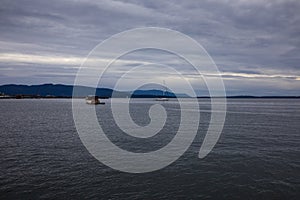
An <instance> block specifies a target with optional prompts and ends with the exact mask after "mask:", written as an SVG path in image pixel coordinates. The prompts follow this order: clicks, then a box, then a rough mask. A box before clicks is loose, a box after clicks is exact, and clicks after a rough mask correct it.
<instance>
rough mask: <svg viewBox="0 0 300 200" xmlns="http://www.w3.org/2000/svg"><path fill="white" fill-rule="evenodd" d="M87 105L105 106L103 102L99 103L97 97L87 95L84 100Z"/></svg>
mask: <svg viewBox="0 0 300 200" xmlns="http://www.w3.org/2000/svg"><path fill="white" fill-rule="evenodd" d="M85 101H86V103H87V104H91V105H97V104H105V102H100V100H99V97H98V96H95V95H89V96H87V97H86V98H85Z"/></svg>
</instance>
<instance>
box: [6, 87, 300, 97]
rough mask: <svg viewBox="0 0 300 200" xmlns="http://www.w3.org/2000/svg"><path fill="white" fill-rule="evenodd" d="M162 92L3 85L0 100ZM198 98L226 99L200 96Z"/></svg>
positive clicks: (154, 94) (167, 94)
mask: <svg viewBox="0 0 300 200" xmlns="http://www.w3.org/2000/svg"><path fill="white" fill-rule="evenodd" d="M74 87H76V92H77V93H76V94H73V88H74ZM162 92H163V91H161V90H157V89H150V90H136V91H115V90H113V89H109V88H92V87H87V86H72V85H62V84H41V85H15V84H9V85H1V86H0V99H53V98H57V99H58V98H59V99H70V98H85V97H86V96H88V95H91V94H95V95H97V96H99V98H100V99H108V98H127V97H131V98H161V97H162V95H161V94H162ZM164 97H166V98H170V99H172V98H191V97H190V96H188V95H187V94H174V93H172V92H169V91H167V92H165V93H164ZM197 98H199V99H202V98H206V99H207V98H224V97H210V96H198V97H197ZM226 98H228V99H241V98H243V99H249V98H269V99H270V98H295V99H298V98H300V96H251V95H234V96H226Z"/></svg>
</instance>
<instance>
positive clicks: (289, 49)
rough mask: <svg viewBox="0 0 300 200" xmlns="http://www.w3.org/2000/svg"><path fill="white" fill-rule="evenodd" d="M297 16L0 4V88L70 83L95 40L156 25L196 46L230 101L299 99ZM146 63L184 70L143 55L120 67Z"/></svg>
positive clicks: (259, 2) (290, 7)
mask: <svg viewBox="0 0 300 200" xmlns="http://www.w3.org/2000/svg"><path fill="white" fill-rule="evenodd" d="M299 10H300V2H299V1H298V0H294V1H292V0H254V1H246V0H203V1H189V0H188V1H179V0H178V1H158V0H157V1H146V0H142V1H139V0H131V1H110V0H102V1H92V0H87V1H83V0H67V1H58V0H54V1H38V0H28V1H27V0H26V1H22V2H20V1H14V0H4V1H2V2H1V5H0V25H1V26H0V30H1V34H0V77H1V79H0V84H7V83H21V84H39V83H45V82H54V83H64V84H72V83H73V81H74V77H75V75H76V72H77V70H78V67H79V66H80V64H81V62H82V61H83V59H84V58H85V57H86V55H87V54H88V53H89V52H90V51H91V50H92V49H93V48H94V47H95V46H96V45H97V44H99V43H100V42H101V41H103V40H105V39H107V38H109V37H110V36H111V35H113V34H116V33H119V32H121V31H125V30H128V29H131V28H137V27H147V26H157V27H165V28H170V29H174V30H177V31H180V32H182V33H184V34H187V35H188V36H190V37H192V38H194V39H195V40H196V41H198V42H199V43H200V44H202V45H203V46H204V47H205V49H206V50H207V51H208V53H209V54H210V55H211V57H212V58H213V59H214V61H215V62H216V64H217V65H218V67H219V69H220V71H221V74H222V75H223V78H224V82H225V86H226V89H227V91H228V94H229V95H230V94H251V95H300V78H299V77H300V66H299V63H300V14H299ZM102 59H109V55H104V57H103V58H102ZM145 62H146V63H148V62H149V63H152V62H155V63H157V62H160V63H162V64H168V65H170V66H173V67H174V68H178V69H179V68H185V64H184V63H182V62H181V61H178V60H176V59H173V58H172V59H170V55H167V54H166V55H162V56H161V57H160V55H159V53H157V52H149V51H144V52H136V53H135V54H132V55H128V56H127V57H125V58H124V59H123V60H122V61H121V62H120V63H119V64H120V66H124V67H125V68H126V66H135V65H137V64H140V63H145ZM99 63H100V64H101V60H99ZM120 66H119V67H120ZM117 69H118V68H116V70H114V71H112V72H111V73H110V74H107V76H108V77H109V76H111V77H116V76H117V74H118V72H120V71H122V70H121V68H119V70H120V71H118V70H117ZM152 73H153V71H152ZM185 73H186V74H187V75H188V74H189V71H188V68H187V69H186V70H185ZM147 74H149V72H145V76H147ZM158 75H159V73H158V74H157V76H158ZM141 76H142V75H141ZM189 76H190V78H194V79H195V80H193V81H194V82H195V86H196V87H199V91H200V90H201V87H202V84H203V82H201V80H199V83H197V78H195V77H193V76H194V74H193V73H192V72H190V75H189ZM207 76H211V77H213V76H214V75H213V74H207ZM132 81H134V80H132ZM167 82H168V81H167ZM169 82H172V81H169ZM129 85H130V84H129ZM107 86H111V85H110V83H107Z"/></svg>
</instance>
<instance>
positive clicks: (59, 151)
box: [0, 99, 300, 199]
mask: <svg viewBox="0 0 300 200" xmlns="http://www.w3.org/2000/svg"><path fill="white" fill-rule="evenodd" d="M199 101H200V107H201V109H202V112H201V123H200V129H199V133H198V135H197V137H196V138H195V140H194V142H193V144H192V145H191V147H190V148H189V149H188V151H187V152H186V153H185V154H184V155H183V156H182V157H181V158H179V159H178V160H177V161H176V162H174V163H173V164H171V165H170V166H168V167H166V168H164V169H161V170H159V171H155V172H150V173H146V174H128V173H123V172H119V171H115V170H113V169H110V168H108V167H107V166H105V165H103V164H101V163H100V162H99V161H97V160H96V159H94V158H93V157H92V156H91V155H90V154H89V153H88V151H87V150H86V149H85V147H84V146H83V144H82V143H81V141H80V139H79V136H78V134H77V132H76V129H75V126H74V122H73V118H72V108H71V100H55V99H51V100H38V99H33V100H1V101H0V112H1V114H0V119H1V122H0V199H40V198H43V199H54V198H55V199H66V198H72V199H299V198H300V131H299V129H300V123H299V122H300V100H299V99H236V100H235V99H232V100H229V102H228V112H227V118H226V122H225V126H224V130H223V133H222V135H221V138H220V140H219V142H218V143H217V145H216V146H215V148H214V149H213V151H212V152H211V153H210V154H209V155H208V156H207V157H205V158H204V159H199V158H198V152H199V148H200V146H201V142H202V139H203V136H204V134H205V130H206V129H207V127H208V122H209V117H210V105H209V100H205V99H202V100H199ZM83 103H84V102H83ZM153 103H155V102H152V100H142V99H141V100H134V101H133V102H132V104H131V115H132V118H133V119H134V121H135V122H136V123H138V124H140V125H146V124H147V123H149V117H148V115H147V112H148V111H147V109H148V108H149V106H150V105H151V104H153ZM164 106H165V107H166V108H167V110H168V116H170V118H168V120H167V123H166V126H165V128H164V129H163V130H162V132H161V133H160V134H158V136H156V137H155V138H152V139H151V140H150V141H147V142H146V141H144V140H136V139H133V138H130V137H129V136H127V135H125V134H122V131H120V130H119V129H118V128H117V127H115V124H114V121H113V119H112V118H111V114H110V109H109V102H107V104H106V105H104V106H97V107H96V109H97V114H98V116H99V122H100V124H101V125H102V126H103V127H104V129H105V130H106V131H107V135H108V137H109V138H110V139H111V140H112V141H113V142H115V143H116V144H118V145H119V146H120V147H122V148H124V149H128V150H131V151H136V152H146V151H151V150H153V149H154V150H155V149H157V148H161V147H163V146H164V145H165V144H167V143H168V142H169V141H170V140H171V139H172V138H173V136H174V135H172V133H173V132H174V131H176V129H177V128H178V120H179V116H180V113H178V109H179V108H178V104H177V103H176V102H172V101H171V102H167V103H165V104H164ZM124 141H125V142H124ZM151 148H153V149H151Z"/></svg>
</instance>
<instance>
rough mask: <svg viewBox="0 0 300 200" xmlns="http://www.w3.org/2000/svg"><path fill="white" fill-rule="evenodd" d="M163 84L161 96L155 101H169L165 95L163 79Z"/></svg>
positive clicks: (165, 89)
mask: <svg viewBox="0 0 300 200" xmlns="http://www.w3.org/2000/svg"><path fill="white" fill-rule="evenodd" d="M163 84H164V91H163V93H162V96H161V97H158V98H156V99H155V101H169V98H167V97H166V92H167V87H166V83H165V81H164V82H163Z"/></svg>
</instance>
